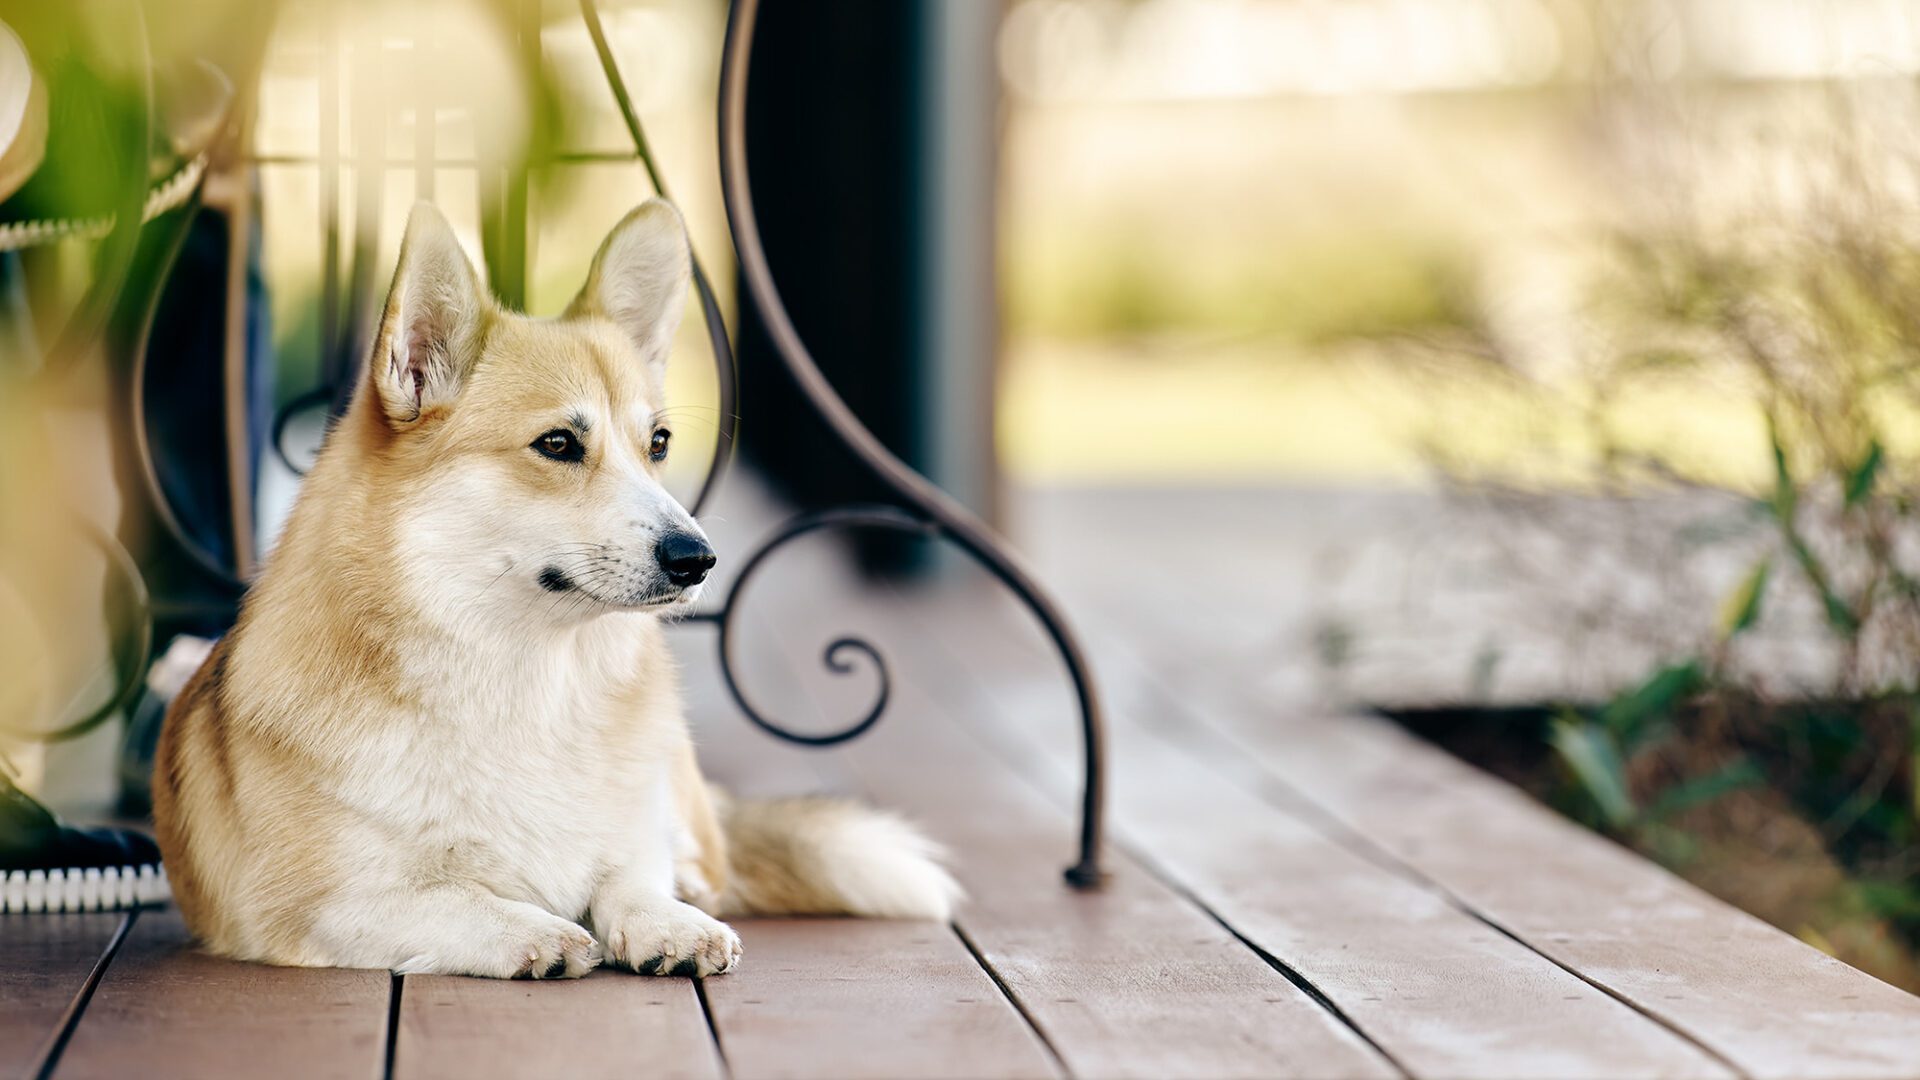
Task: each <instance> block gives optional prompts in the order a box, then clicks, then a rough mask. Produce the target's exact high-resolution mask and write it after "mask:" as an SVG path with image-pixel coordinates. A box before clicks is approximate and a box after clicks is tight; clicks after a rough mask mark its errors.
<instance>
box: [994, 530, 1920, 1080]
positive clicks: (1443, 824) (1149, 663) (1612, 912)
mask: <svg viewBox="0 0 1920 1080" xmlns="http://www.w3.org/2000/svg"><path fill="white" fill-rule="evenodd" d="M1137 556H1138V553H1136V559H1135V561H1134V564H1133V565H1132V566H1131V567H1125V566H1123V567H1121V568H1120V572H1121V575H1122V577H1125V576H1127V574H1129V573H1144V572H1146V571H1147V570H1148V565H1147V563H1146V561H1144V560H1142V559H1140V558H1138V557H1137ZM1108 569H1109V570H1110V571H1111V570H1112V569H1113V568H1112V567H1109V568H1108ZM1232 569H1233V568H1231V567H1225V568H1222V572H1223V573H1228V574H1230V573H1231V572H1232ZM1070 572H1071V571H1069V573H1070ZM1082 584H1083V585H1084V584H1085V583H1084V582H1083V583H1082ZM1085 599H1086V603H1087V606H1086V607H1085V608H1083V615H1092V616H1094V619H1095V622H1094V625H1096V626H1099V627H1100V628H1101V630H1102V634H1101V636H1102V638H1103V639H1104V640H1103V641H1101V642H1100V643H1099V645H1098V647H1097V648H1096V649H1095V653H1096V659H1097V663H1098V665H1099V669H1100V670H1101V671H1102V673H1103V674H1104V675H1105V676H1107V679H1108V681H1109V683H1119V684H1121V685H1123V686H1128V687H1129V690H1128V693H1129V695H1130V696H1132V697H1133V698H1134V699H1135V700H1134V702H1133V704H1132V706H1131V709H1132V711H1137V712H1139V713H1140V714H1142V715H1146V716H1155V715H1158V716H1159V719H1160V723H1161V724H1162V725H1163V726H1164V727H1166V728H1169V729H1171V728H1178V729H1179V730H1181V731H1182V733H1183V738H1182V739H1181V742H1182V744H1183V747H1184V748H1185V749H1187V750H1188V751H1189V752H1190V754H1192V755H1194V756H1196V758H1197V759H1201V760H1205V761H1206V762H1208V763H1210V764H1211V766H1212V767H1213V768H1214V770H1215V771H1217V772H1220V773H1221V774H1222V775H1234V776H1237V777H1239V778H1241V779H1242V780H1243V781H1247V782H1249V783H1250V787H1251V789H1252V790H1255V791H1256V792H1257V793H1258V794H1260V795H1261V796H1262V797H1264V798H1266V799H1267V800H1268V801H1269V802H1277V803H1280V804H1283V805H1288V806H1291V807H1295V808H1297V809H1298V810H1299V811H1300V812H1301V813H1303V814H1304V815H1306V817H1307V819H1308V820H1315V819H1317V820H1318V821H1319V822H1320V823H1321V827H1322V828H1323V829H1325V830H1326V831H1328V832H1329V835H1331V836H1333V837H1335V838H1336V839H1339V840H1340V841H1341V842H1342V843H1344V844H1346V845H1347V846H1349V847H1352V848H1354V849H1355V850H1356V851H1357V852H1358V853H1360V854H1362V855H1364V856H1365V857H1367V858H1369V859H1372V860H1374V861H1376V862H1379V863H1381V864H1382V865H1385V866H1388V867H1389V868H1393V869H1396V870H1398V871H1399V872H1400V873H1402V874H1403V875H1405V876H1408V877H1410V878H1412V879H1414V880H1418V881H1421V882H1424V883H1427V884H1429V885H1432V886H1434V887H1436V888H1440V889H1442V890H1443V891H1445V892H1446V893H1447V894H1448V895H1449V896H1450V897H1451V898H1452V899H1453V900H1454V902H1455V903H1456V904H1458V905H1459V906H1460V907H1462V908H1463V909H1465V910H1469V911H1471V912H1473V913H1474V914H1475V915H1476V917H1479V918H1483V919H1485V920H1487V921H1488V922H1489V923H1491V924H1493V925H1496V926H1499V927H1500V928H1501V929H1502V931H1503V932H1506V933H1510V934H1512V935H1513V936H1515V937H1516V938H1517V939H1519V940H1522V941H1525V942H1526V943H1527V944H1528V946H1529V947H1531V948H1533V949H1535V950H1537V951H1539V952H1540V953H1541V954H1542V955H1545V956H1547V957H1549V958H1551V959H1553V960H1555V961H1556V962H1558V963H1561V964H1563V965H1564V966H1566V967H1568V968H1571V969H1573V970H1576V971H1578V972H1579V973H1580V974H1581V976H1582V977H1583V978H1586V979H1590V980H1592V981H1593V982H1595V983H1596V984H1598V985H1601V986H1603V987H1605V988H1606V989H1607V990H1608V991H1609V992H1610V993H1612V994H1615V995H1617V996H1618V997H1620V998H1621V999H1623V1000H1626V1001H1628V1002H1630V1003H1631V1004H1632V1005H1633V1006H1634V1007H1635V1008H1636V1009H1639V1010H1642V1011H1644V1012H1645V1013H1647V1014H1648V1015H1651V1016H1653V1017H1656V1018H1658V1019H1659V1020H1660V1021H1661V1022H1662V1023H1664V1024H1666V1025H1668V1026H1669V1027H1670V1028H1672V1029H1674V1030H1676V1031H1679V1032H1682V1033H1684V1034H1685V1035H1686V1036H1687V1037H1689V1038H1691V1039H1692V1040H1694V1041H1696V1042H1697V1043H1698V1044H1700V1045H1702V1046H1704V1047H1706V1048H1709V1049H1710V1050H1711V1051H1712V1052H1713V1053H1715V1054H1716V1055H1717V1056H1719V1057H1721V1058H1722V1059H1724V1060H1726V1061H1728V1062H1730V1063H1731V1064H1733V1065H1734V1066H1735V1067H1737V1068H1738V1069H1740V1070H1741V1071H1743V1072H1746V1073H1748V1074H1751V1075H1754V1076H1758V1077H1791V1076H1836V1077H1848V1076H1912V1075H1915V1073H1916V1072H1917V1071H1920V1066H1917V1064H1916V1063H1920V999H1916V998H1914V997H1913V996H1912V995H1908V994H1906V993H1904V992H1902V991H1899V990H1897V989H1895V988H1892V987H1889V986H1887V985H1886V984H1884V983H1881V982H1880V981H1878V980H1876V979H1873V978H1872V977H1871V976H1868V975H1865V974H1864V973H1861V972H1859V971H1856V970H1854V969H1852V968H1849V967H1847V966H1846V965H1844V964H1841V963H1839V962H1838V961H1835V960H1832V959H1831V958H1829V957H1826V956H1824V955H1823V954H1821V953H1819V952H1818V951H1816V950H1814V949H1812V948H1811V947H1810V946H1807V945H1805V944H1804V943H1801V942H1799V941H1798V940H1796V939H1794V938H1792V937H1790V936H1789V935H1786V934H1784V933H1781V932H1780V931H1778V930H1776V929H1774V928H1772V927H1769V926H1767V925H1765V924H1764V923H1761V922H1760V921H1759V920H1757V919H1754V918H1752V917H1751V916H1748V915H1747V914H1745V913H1744V912H1741V911H1738V910H1737V909H1734V908H1732V907H1730V906H1729V905H1726V904H1724V903H1722V902H1720V901H1718V900H1716V899H1714V898H1712V897H1710V896H1707V895H1706V894H1704V893H1702V892H1701V891H1700V890H1698V889H1695V888H1693V887H1692V886H1690V885H1687V884H1686V883H1685V882H1682V881H1680V880H1679V879H1678V878H1676V877H1674V876H1673V875H1671V874H1669V873H1667V872H1666V871H1664V870H1662V869H1660V868H1659V867H1657V866H1655V865H1654V864H1652V863H1651V862H1648V861H1647V860H1645V859H1642V858H1641V857H1639V856H1638V855H1635V854H1632V853H1630V852H1627V851H1625V850H1624V849H1621V848H1618V847H1616V846H1615V845H1613V844H1612V843H1610V842H1608V841H1605V840H1603V839H1601V838H1599V837H1597V836H1595V835H1594V834H1592V833H1590V832H1588V831H1586V830H1584V829H1582V828H1580V827H1579V826H1577V825H1574V824H1573V823H1570V822H1567V821H1565V820H1564V819H1562V818H1560V817H1559V816H1558V815H1555V814H1553V813H1552V812H1551V811H1548V810H1546V809H1545V808H1543V807H1540V806H1539V805H1537V804H1535V803H1533V802H1532V801H1531V800H1530V799H1528V798H1527V797H1526V796H1524V795H1523V794H1521V793H1520V792H1518V791H1515V790H1513V789H1512V788H1510V787H1509V786H1508V785H1505V784H1503V783H1501V782H1500V781H1498V780H1495V779H1493V778H1492V777H1489V776H1486V775H1485V774H1483V773H1481V772H1479V771H1478V770H1476V769H1473V768H1471V767H1470V766H1466V765H1464V764H1462V763H1459V762H1457V761H1455V760H1453V759H1452V758H1450V757H1448V756H1447V755H1446V754H1444V753H1443V752H1441V751H1439V750H1437V749H1436V748H1433V747H1429V746H1426V745H1425V744H1423V743H1420V742H1419V741H1418V740H1415V739H1413V738H1411V737H1409V736H1407V735H1405V734H1404V733H1401V732H1399V731H1397V730H1396V729H1393V728H1392V727H1391V726H1390V725H1387V724H1385V723H1384V722H1382V721H1379V720H1376V719H1373V718H1370V717H1366V716H1341V717H1332V718H1329V717H1324V716H1322V717H1318V718H1316V717H1314V716H1313V714H1312V713H1311V712H1310V711H1307V710H1301V709H1299V708H1293V709H1288V708H1286V707H1285V706H1284V704H1283V703H1281V702H1278V701H1274V702H1270V703H1265V704H1263V703H1260V702H1255V701H1250V700H1248V698H1249V697H1250V696H1251V692H1250V691H1249V690H1248V689H1247V688H1248V687H1251V686H1259V685H1261V683H1260V680H1258V679H1257V678H1254V677H1253V674H1254V673H1249V675H1248V677H1247V678H1245V679H1240V680H1222V679H1220V678H1218V677H1217V676H1218V674H1219V667H1218V665H1217V663H1216V664H1215V665H1213V666H1211V668H1209V667H1208V666H1207V665H1202V664H1200V663H1199V657H1198V656H1197V654H1196V650H1197V649H1202V648H1214V649H1217V647H1218V646H1219V644H1220V643H1219V642H1217V641H1214V640H1209V639H1203V638H1195V637H1193V636H1191V635H1178V634H1175V635H1169V634H1165V633H1163V632H1161V625H1160V620H1159V619H1158V617H1157V612H1156V611H1153V610H1149V609H1148V608H1147V607H1146V606H1145V605H1141V604H1136V603H1133V602H1132V601H1131V600H1129V599H1125V598H1121V597H1120V596H1119V594H1117V593H1114V592H1112V591H1111V590H1108V591H1107V593H1106V594H1105V595H1104V599H1105V600H1106V601H1107V603H1105V604H1101V605H1100V606H1095V605H1096V604H1099V603H1100V600H1101V599H1102V596H1101V595H1100V594H1099V592H1098V590H1095V591H1094V592H1090V593H1088V594H1087V595H1086V597H1085ZM1213 603H1215V604H1216V605H1220V604H1222V601H1220V600H1218V599H1217V598H1216V599H1215V600H1214V601H1213ZM1190 614H1191V613H1190ZM1200 614H1201V615H1202V617H1205V615H1206V613H1205V612H1202V613H1200ZM1006 622H1007V620H1006V619H1004V617H1003V618H1002V619H1001V620H1000V621H999V624H998V625H999V626H1000V628H1001V629H1002V630H1003V631H1004V629H1005V625H1006ZM988 623H989V624H992V623H993V620H988ZM1029 636H1031V635H1029ZM988 640H989V642H991V640H992V639H991V638H990V639H988ZM987 651H988V653H989V654H993V649H992V648H991V646H989V648H988V650H987ZM1216 660H1217V657H1216ZM963 662H964V660H963ZM1009 662H1010V660H1009V657H1008V656H1006V655H994V656H992V659H990V660H989V661H988V663H990V664H992V665H993V668H994V670H993V676H994V678H996V679H999V680H1001V681H1002V682H1005V681H1007V680H1008V679H1009V675H1008V674H1007V667H1008V664H1009ZM1012 662H1014V663H1017V661H1012ZM1027 666H1028V670H1029V671H1030V672H1031V671H1032V670H1033V669H1032V664H1031V661H1029V662H1028V665H1027ZM1202 672H1210V674H1201V673H1202ZM1039 677H1040V678H1044V677H1045V676H1044V675H1041V676H1039ZM1143 683H1144V684H1150V686H1149V688H1148V690H1147V691H1146V692H1145V693H1144V694H1142V693H1137V692H1136V688H1137V687H1139V686H1140V685H1141V684H1143ZM1034 685H1038V684H1034ZM1119 711H1121V712H1126V711H1129V707H1128V706H1126V705H1122V707H1121V709H1120V710H1119ZM1054 752H1055V753H1057V754H1059V755H1061V756H1062V759H1063V760H1064V755H1065V750H1064V749H1063V748H1059V747H1055V749H1054ZM1249 776H1251V780H1250V781H1248V778H1249ZM1515 868H1523V870H1522V872H1516V870H1515Z"/></svg>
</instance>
